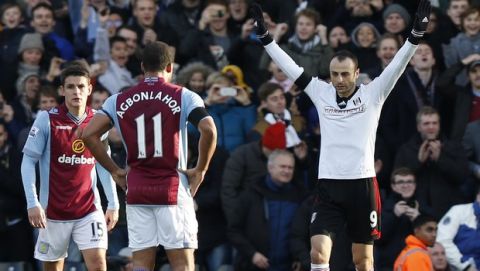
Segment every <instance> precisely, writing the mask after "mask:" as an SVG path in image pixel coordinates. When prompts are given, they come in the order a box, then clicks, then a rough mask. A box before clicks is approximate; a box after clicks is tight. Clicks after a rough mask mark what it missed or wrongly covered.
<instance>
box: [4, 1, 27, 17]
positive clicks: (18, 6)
mask: <svg viewBox="0 0 480 271" xmlns="http://www.w3.org/2000/svg"><path fill="white" fill-rule="evenodd" d="M15 7H16V8H18V9H19V10H20V16H21V17H22V18H25V16H24V12H23V9H22V6H20V5H19V4H18V3H16V2H13V3H12V2H9V3H5V4H3V5H1V6H0V18H1V17H3V15H4V14H5V11H7V9H10V8H15Z"/></svg>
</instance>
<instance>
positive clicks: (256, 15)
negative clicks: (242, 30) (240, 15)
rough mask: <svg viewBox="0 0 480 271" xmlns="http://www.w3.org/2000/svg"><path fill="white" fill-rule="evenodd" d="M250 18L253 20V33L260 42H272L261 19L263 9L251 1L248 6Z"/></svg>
mask: <svg viewBox="0 0 480 271" xmlns="http://www.w3.org/2000/svg"><path fill="white" fill-rule="evenodd" d="M250 18H252V19H253V20H254V21H255V25H256V27H255V33H256V34H257V38H258V39H259V40H260V41H261V42H262V44H263V45H267V44H269V43H270V42H272V37H270V34H269V33H268V29H267V26H266V25H265V21H264V20H263V11H262V8H261V7H260V5H259V4H257V3H252V5H251V7H250Z"/></svg>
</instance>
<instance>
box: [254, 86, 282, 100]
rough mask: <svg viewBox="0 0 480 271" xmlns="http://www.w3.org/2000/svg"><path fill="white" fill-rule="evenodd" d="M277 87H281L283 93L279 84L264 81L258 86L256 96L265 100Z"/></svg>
mask: <svg viewBox="0 0 480 271" xmlns="http://www.w3.org/2000/svg"><path fill="white" fill-rule="evenodd" d="M277 89H281V90H282V93H283V88H282V86H280V85H279V84H277V83H272V82H265V83H263V84H262V85H261V86H260V87H259V88H258V98H259V99H260V101H266V100H267V98H268V96H270V95H272V93H274V92H275V91H276V90H277Z"/></svg>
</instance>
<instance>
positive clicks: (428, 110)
mask: <svg viewBox="0 0 480 271" xmlns="http://www.w3.org/2000/svg"><path fill="white" fill-rule="evenodd" d="M425 115H437V116H438V118H440V114H438V111H437V109H435V108H433V107H431V106H423V107H421V108H420V109H419V110H418V113H417V124H418V123H420V120H421V118H422V116H425Z"/></svg>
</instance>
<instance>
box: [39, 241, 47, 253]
mask: <svg viewBox="0 0 480 271" xmlns="http://www.w3.org/2000/svg"><path fill="white" fill-rule="evenodd" d="M49 248H50V245H49V244H48V243H47V242H43V241H41V242H39V243H38V249H37V250H38V252H39V253H41V254H47V253H48V249H49Z"/></svg>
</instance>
